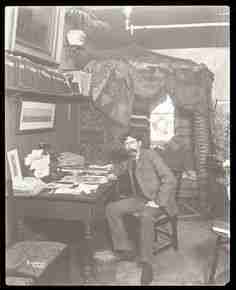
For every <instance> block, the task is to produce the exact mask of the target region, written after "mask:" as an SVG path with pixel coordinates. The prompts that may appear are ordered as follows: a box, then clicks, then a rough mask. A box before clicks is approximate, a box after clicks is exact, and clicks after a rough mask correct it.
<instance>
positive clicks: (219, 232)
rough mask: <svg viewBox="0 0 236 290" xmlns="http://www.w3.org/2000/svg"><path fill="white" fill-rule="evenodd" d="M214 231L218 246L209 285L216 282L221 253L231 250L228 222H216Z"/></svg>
mask: <svg viewBox="0 0 236 290" xmlns="http://www.w3.org/2000/svg"><path fill="white" fill-rule="evenodd" d="M212 231H213V232H214V233H215V234H216V244H215V249H214V254H213V261H212V265H211V269H210V274H209V280H208V283H214V282H215V280H216V270H217V266H218V262H219V254H220V251H221V250H225V249H228V250H229V244H230V229H229V223H228V222H223V221H219V220H216V221H214V222H213V225H212Z"/></svg>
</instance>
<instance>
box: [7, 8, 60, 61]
mask: <svg viewBox="0 0 236 290" xmlns="http://www.w3.org/2000/svg"><path fill="white" fill-rule="evenodd" d="M64 18H65V9H64V7H59V6H13V7H11V6H9V7H6V8H5V49H6V50H8V51H11V52H13V53H17V54H21V55H22V56H26V57H30V58H33V60H40V61H41V62H43V63H45V64H50V65H51V64H53V65H59V64H60V60H61V52H62V47H63V33H64V32H63V29H62V27H64Z"/></svg>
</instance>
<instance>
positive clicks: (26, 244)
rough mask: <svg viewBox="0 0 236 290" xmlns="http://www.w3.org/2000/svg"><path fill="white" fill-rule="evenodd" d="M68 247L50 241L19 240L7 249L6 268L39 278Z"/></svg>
mask: <svg viewBox="0 0 236 290" xmlns="http://www.w3.org/2000/svg"><path fill="white" fill-rule="evenodd" d="M66 247H67V246H66V245H65V244H63V243H59V242H50V241H23V242H18V243H16V244H14V245H13V246H12V247H10V248H9V249H8V250H7V253H6V270H7V271H11V270H15V271H16V272H17V273H19V274H24V275H27V276H30V277H36V278H38V277H40V276H41V275H42V273H43V272H44V271H45V270H46V269H47V267H48V266H49V264H51V263H53V261H54V260H55V259H56V258H57V257H59V256H60V255H61V253H62V252H63V250H64V249H65V248H66Z"/></svg>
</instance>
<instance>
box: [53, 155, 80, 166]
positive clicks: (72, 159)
mask: <svg viewBox="0 0 236 290" xmlns="http://www.w3.org/2000/svg"><path fill="white" fill-rule="evenodd" d="M84 162H85V160H84V157H83V156H81V155H78V154H75V153H72V152H63V153H61V154H60V157H59V158H58V163H59V166H61V167H63V166H84Z"/></svg>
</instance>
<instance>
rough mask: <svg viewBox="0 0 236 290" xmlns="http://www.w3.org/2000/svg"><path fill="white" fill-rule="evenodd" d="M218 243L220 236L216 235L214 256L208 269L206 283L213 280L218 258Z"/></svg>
mask: <svg viewBox="0 0 236 290" xmlns="http://www.w3.org/2000/svg"><path fill="white" fill-rule="evenodd" d="M219 243H220V237H217V240H216V245H215V250H214V256H213V263H212V267H211V270H210V275H209V280H208V283H213V282H214V281H215V274H216V268H217V264H218V258H219Z"/></svg>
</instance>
